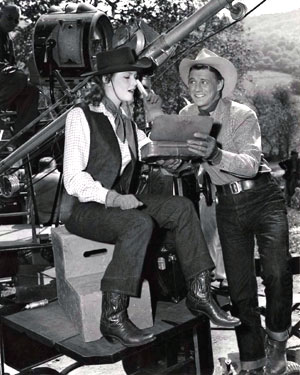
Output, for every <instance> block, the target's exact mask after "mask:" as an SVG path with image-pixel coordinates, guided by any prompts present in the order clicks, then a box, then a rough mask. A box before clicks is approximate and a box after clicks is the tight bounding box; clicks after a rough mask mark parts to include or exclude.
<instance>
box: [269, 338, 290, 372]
mask: <svg viewBox="0 0 300 375" xmlns="http://www.w3.org/2000/svg"><path fill="white" fill-rule="evenodd" d="M286 343H287V340H285V341H277V340H272V339H270V338H269V337H267V338H266V354H267V365H266V374H267V375H275V374H276V375H277V374H284V373H285V371H286V368H287V360H286Z"/></svg>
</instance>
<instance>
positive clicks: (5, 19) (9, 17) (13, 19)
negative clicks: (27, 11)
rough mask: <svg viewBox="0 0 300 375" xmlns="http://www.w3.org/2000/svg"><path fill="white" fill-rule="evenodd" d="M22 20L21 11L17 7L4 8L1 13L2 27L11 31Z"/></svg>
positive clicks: (0, 22)
mask: <svg viewBox="0 0 300 375" xmlns="http://www.w3.org/2000/svg"><path fill="white" fill-rule="evenodd" d="M19 20H20V13H19V11H18V9H17V8H10V9H3V11H2V13H0V28H1V29H2V30H3V31H5V32H7V33H9V32H10V31H13V30H14V29H15V28H16V27H17V25H18V23H19Z"/></svg>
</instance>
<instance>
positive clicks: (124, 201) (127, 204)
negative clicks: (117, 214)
mask: <svg viewBox="0 0 300 375" xmlns="http://www.w3.org/2000/svg"><path fill="white" fill-rule="evenodd" d="M143 204H144V203H143V202H141V201H139V200H138V199H137V198H136V197H135V196H134V195H133V194H124V195H122V194H119V193H117V192H116V191H114V190H110V191H109V192H108V193H107V198H106V207H114V208H120V209H121V210H130V209H131V208H138V207H140V206H143Z"/></svg>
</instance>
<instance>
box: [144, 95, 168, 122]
mask: <svg viewBox="0 0 300 375" xmlns="http://www.w3.org/2000/svg"><path fill="white" fill-rule="evenodd" d="M161 105H162V99H161V97H160V96H159V95H156V94H155V93H154V92H149V93H148V95H147V96H146V97H144V109H145V114H146V120H147V121H148V122H152V121H153V120H154V119H155V118H156V117H158V116H160V115H163V114H164V113H163V111H162V109H161Z"/></svg>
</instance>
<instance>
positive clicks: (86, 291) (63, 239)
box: [51, 225, 153, 342]
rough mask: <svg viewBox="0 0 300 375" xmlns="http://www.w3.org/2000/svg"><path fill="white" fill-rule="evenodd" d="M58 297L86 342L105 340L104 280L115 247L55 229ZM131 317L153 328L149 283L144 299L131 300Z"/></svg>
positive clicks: (129, 310) (141, 326) (140, 324)
mask: <svg viewBox="0 0 300 375" xmlns="http://www.w3.org/2000/svg"><path fill="white" fill-rule="evenodd" d="M51 232H52V245H53V255H54V262H55V268H56V283H57V296H58V301H59V304H60V305H61V307H62V309H63V310H64V312H65V313H66V315H67V316H68V317H69V319H70V320H71V321H72V322H73V324H74V326H75V327H76V328H77V330H78V332H79V333H80V335H81V337H82V339H83V341H85V342H90V341H95V340H98V339H100V338H101V337H102V334H101V332H100V329H99V324H100V316H101V306H102V293H101V291H100V281H101V279H102V277H103V274H104V272H105V270H106V267H107V265H108V264H109V262H110V261H111V259H112V255H113V250H114V245H111V244H107V243H103V242H97V241H91V240H87V239H85V238H82V237H79V236H76V235H74V234H71V233H70V232H68V231H67V229H66V228H65V226H64V225H62V226H60V227H57V228H52V230H51ZM128 315H129V317H130V319H131V320H132V321H133V322H134V323H135V324H136V325H137V326H138V327H139V328H141V329H143V328H148V327H151V326H152V325H153V318H152V308H151V297H150V288H149V284H148V282H147V281H146V280H144V282H143V285H142V291H141V297H140V298H136V297H131V298H130V303H129V308H128Z"/></svg>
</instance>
